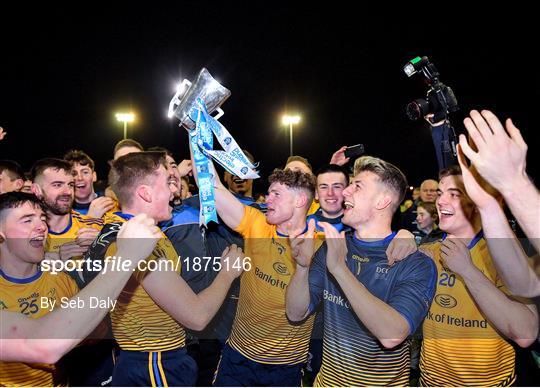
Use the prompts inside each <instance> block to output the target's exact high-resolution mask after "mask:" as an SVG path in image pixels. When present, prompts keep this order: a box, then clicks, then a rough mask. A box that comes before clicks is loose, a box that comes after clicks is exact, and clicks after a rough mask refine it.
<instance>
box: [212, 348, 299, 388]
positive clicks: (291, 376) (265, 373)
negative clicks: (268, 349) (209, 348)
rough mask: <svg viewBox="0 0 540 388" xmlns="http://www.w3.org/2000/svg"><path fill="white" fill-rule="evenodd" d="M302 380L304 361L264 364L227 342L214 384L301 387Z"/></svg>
mask: <svg viewBox="0 0 540 388" xmlns="http://www.w3.org/2000/svg"><path fill="white" fill-rule="evenodd" d="M301 380H302V363H299V364H294V365H289V364H263V363H260V362H255V361H252V360H250V359H249V358H247V357H245V356H243V355H242V354H240V353H238V352H237V351H236V350H234V349H233V348H231V347H230V346H229V344H226V345H225V346H224V347H223V352H222V354H221V359H220V360H219V364H218V368H217V371H216V376H215V377H214V386H216V387H227V386H228V387H241V386H266V387H299V386H300V383H301Z"/></svg>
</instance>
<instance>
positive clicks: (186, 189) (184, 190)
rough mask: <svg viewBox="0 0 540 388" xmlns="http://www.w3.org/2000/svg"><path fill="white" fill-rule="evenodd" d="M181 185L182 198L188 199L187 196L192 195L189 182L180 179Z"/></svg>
mask: <svg viewBox="0 0 540 388" xmlns="http://www.w3.org/2000/svg"><path fill="white" fill-rule="evenodd" d="M180 185H181V187H182V196H181V198H182V199H186V198H189V197H191V193H190V192H189V184H188V183H187V182H186V181H185V180H184V179H181V180H180Z"/></svg>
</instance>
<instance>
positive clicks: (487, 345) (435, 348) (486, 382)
mask: <svg viewBox="0 0 540 388" xmlns="http://www.w3.org/2000/svg"><path fill="white" fill-rule="evenodd" d="M423 247H424V248H425V250H426V251H428V252H430V256H432V257H433V261H434V262H435V264H436V266H437V270H438V280H437V292H436V295H435V298H434V300H433V303H432V305H431V307H430V309H429V313H428V316H427V318H426V320H425V321H424V325H423V334H424V340H423V344H422V351H421V355H420V370H421V376H420V383H421V384H422V385H424V386H426V385H427V386H444V385H461V386H467V385H482V386H501V385H503V386H505V385H512V384H513V383H514V382H515V352H514V349H513V348H512V345H510V344H509V343H508V342H507V341H506V340H505V339H503V338H502V337H501V336H500V335H499V334H498V333H497V331H496V330H495V328H494V327H493V326H492V325H491V323H490V322H489V321H488V320H487V319H486V317H485V316H484V315H483V314H482V312H481V311H480V310H479V309H478V306H477V305H476V303H475V302H474V300H473V298H472V297H471V296H470V294H469V292H468V291H467V287H466V285H465V283H464V281H463V279H462V278H461V277H460V276H459V275H458V274H456V273H454V272H452V271H451V270H450V269H448V268H446V267H445V266H444V265H443V261H442V259H441V254H440V252H441V243H440V242H435V243H432V244H427V245H423ZM468 248H469V251H470V254H471V259H472V261H473V264H474V265H475V266H476V267H477V268H478V269H479V270H480V271H482V273H483V274H484V275H485V276H486V277H487V278H488V279H489V280H490V281H491V282H492V283H493V284H495V285H496V286H497V287H498V288H499V289H500V290H501V291H503V292H504V293H506V294H508V291H507V290H506V289H505V287H504V286H503V283H502V280H501V279H500V277H499V276H498V274H497V271H496V269H495V266H494V264H493V261H492V259H491V256H490V254H489V251H488V247H487V243H486V241H485V239H484V238H483V237H482V234H481V233H480V234H478V235H477V236H476V237H475V238H474V239H473V241H471V243H470V244H469V247H468Z"/></svg>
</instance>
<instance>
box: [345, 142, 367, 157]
mask: <svg viewBox="0 0 540 388" xmlns="http://www.w3.org/2000/svg"><path fill="white" fill-rule="evenodd" d="M363 153H364V145H363V144H356V145H353V146H350V147H347V149H346V150H345V157H346V158H357V157H359V156H361V155H362V154H363Z"/></svg>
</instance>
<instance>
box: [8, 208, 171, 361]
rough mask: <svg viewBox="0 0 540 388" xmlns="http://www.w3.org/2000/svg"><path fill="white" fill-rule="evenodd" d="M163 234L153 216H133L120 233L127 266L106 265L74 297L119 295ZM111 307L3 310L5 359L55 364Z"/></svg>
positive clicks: (120, 252)
mask: <svg viewBox="0 0 540 388" xmlns="http://www.w3.org/2000/svg"><path fill="white" fill-rule="evenodd" d="M160 236H161V233H160V231H159V229H158V228H157V227H156V226H155V223H154V221H153V220H152V219H151V218H148V217H147V216H146V215H144V214H140V215H138V216H136V217H133V218H132V219H131V220H129V221H128V222H126V223H125V224H124V225H123V226H122V228H121V229H120V231H119V233H118V242H117V244H118V254H117V256H118V257H119V258H122V259H123V260H128V259H129V260H130V261H129V264H128V268H127V270H126V271H107V270H106V269H105V270H104V271H103V272H102V273H100V274H99V275H98V276H97V277H96V278H95V279H94V280H93V281H92V282H90V283H89V284H88V286H86V287H85V288H84V289H83V290H82V291H80V292H79V293H78V294H77V295H76V296H74V297H73V298H79V299H82V300H83V301H84V302H85V303H84V306H89V305H90V298H91V297H97V298H98V299H105V298H107V297H108V298H112V299H116V298H117V297H118V295H119V294H120V291H122V289H123V288H124V285H125V284H126V282H127V281H128V279H129V278H130V277H131V275H132V273H133V272H132V271H133V269H135V268H136V267H137V264H138V262H139V261H141V260H145V259H146V257H147V256H148V255H149V254H150V253H151V252H152V250H153V249H154V247H155V245H156V242H157V241H158V239H159V237H160ZM134 239H137V240H136V241H135V242H134ZM73 298H72V299H73ZM108 311H109V310H108V309H107V308H83V309H74V308H57V309H56V310H54V311H53V312H51V313H49V314H47V315H45V316H43V317H41V318H38V319H32V318H27V317H26V316H24V315H21V314H20V313H13V312H6V311H0V322H1V324H0V330H1V332H0V355H1V360H2V361H20V362H45V363H49V364H54V363H55V362H57V361H58V360H59V359H60V358H61V357H62V356H63V355H64V354H66V353H67V352H68V351H70V350H71V349H72V348H73V347H75V345H77V344H78V343H79V342H80V341H81V340H82V339H84V338H85V337H86V336H87V335H88V334H90V333H91V332H92V330H93V329H94V328H95V327H96V326H97V325H98V324H99V323H100V322H101V321H102V320H103V317H104V316H105V314H107V313H108Z"/></svg>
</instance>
